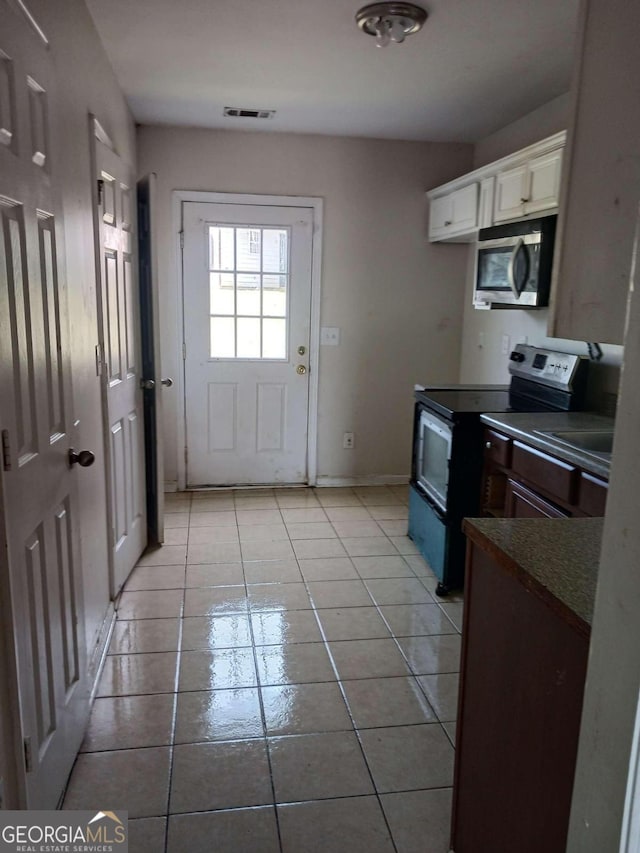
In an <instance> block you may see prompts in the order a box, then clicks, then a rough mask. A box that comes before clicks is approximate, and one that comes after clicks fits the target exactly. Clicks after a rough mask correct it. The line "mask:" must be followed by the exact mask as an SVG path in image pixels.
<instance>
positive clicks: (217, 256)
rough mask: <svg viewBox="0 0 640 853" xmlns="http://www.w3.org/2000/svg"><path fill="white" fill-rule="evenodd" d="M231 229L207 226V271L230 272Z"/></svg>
mask: <svg viewBox="0 0 640 853" xmlns="http://www.w3.org/2000/svg"><path fill="white" fill-rule="evenodd" d="M234 230H235V229H233V228H224V227H222V226H221V225H210V226H209V269H212V270H232V269H233V268H234V263H233V232H234Z"/></svg>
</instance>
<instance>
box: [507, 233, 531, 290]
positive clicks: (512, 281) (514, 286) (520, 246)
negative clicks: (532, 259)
mask: <svg viewBox="0 0 640 853" xmlns="http://www.w3.org/2000/svg"><path fill="white" fill-rule="evenodd" d="M521 250H525V245H524V240H523V239H522V237H520V238H519V240H518V242H517V243H516V244H515V246H514V247H513V252H511V257H510V258H509V267H508V269H507V280H508V282H509V287H510V288H511V290H512V291H513V295H514V296H515V298H516V299H520V295H521V293H522V291H523V290H524V288H525V285H526V283H527V278H528V277H529V265H528V263H527V269H526V271H525V274H524V277H523V281H522V285H521V286H520V287H519V286H518V284H519V283H518V282H517V281H516V278H515V267H516V258H517V257H518V252H520V251H521ZM525 251H526V250H525ZM527 260H528V258H527Z"/></svg>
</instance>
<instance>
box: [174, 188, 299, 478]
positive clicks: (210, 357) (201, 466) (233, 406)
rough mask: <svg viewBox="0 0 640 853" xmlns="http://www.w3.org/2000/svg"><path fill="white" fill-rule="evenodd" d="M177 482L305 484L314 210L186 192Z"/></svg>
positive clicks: (184, 206)
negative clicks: (181, 460) (181, 452)
mask: <svg viewBox="0 0 640 853" xmlns="http://www.w3.org/2000/svg"><path fill="white" fill-rule="evenodd" d="M183 231H184V254H183V274H184V287H183V295H184V328H185V339H184V343H185V410H186V436H187V447H186V451H187V452H186V463H187V464H186V468H187V486H189V487H194V486H207V485H234V484H245V485H246V484H251V485H254V484H260V483H305V482H307V431H308V418H309V414H308V410H309V340H310V315H311V256H312V238H313V233H312V232H313V210H312V209H310V208H295V207H284V206H283V207H279V206H272V205H264V206H263V205H250V204H227V203H220V204H219V203H215V204H214V203H211V202H185V203H184V205H183Z"/></svg>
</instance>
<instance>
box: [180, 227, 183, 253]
mask: <svg viewBox="0 0 640 853" xmlns="http://www.w3.org/2000/svg"><path fill="white" fill-rule="evenodd" d="M180 248H181V249H184V231H181V232H180Z"/></svg>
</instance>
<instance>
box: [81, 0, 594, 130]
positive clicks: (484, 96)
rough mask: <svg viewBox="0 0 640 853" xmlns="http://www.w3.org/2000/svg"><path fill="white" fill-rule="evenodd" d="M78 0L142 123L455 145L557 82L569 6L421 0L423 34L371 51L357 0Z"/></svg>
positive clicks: (569, 30)
mask: <svg viewBox="0 0 640 853" xmlns="http://www.w3.org/2000/svg"><path fill="white" fill-rule="evenodd" d="M86 2H87V5H88V7H89V9H90V11H91V14H92V16H93V19H94V21H95V24H96V27H97V29H98V32H99V34H100V36H101V38H102V41H103V43H104V45H105V48H106V50H107V53H108V55H109V57H110V59H111V63H112V65H113V68H114V70H115V73H116V76H117V78H118V80H119V82H120V85H121V87H122V89H123V90H124V92H125V94H126V96H127V98H128V100H129V104H130V106H131V110H132V112H133V115H134V118H135V120H136V121H137V122H138V123H140V124H175V125H195V126H199V127H215V128H227V129H236V130H237V129H252V130H269V131H292V132H299V133H327V134H336V135H348V136H369V137H379V138H391V139H415V140H434V141H454V140H455V141H461V142H474V141H476V140H478V139H481V138H483V137H484V136H486V135H487V134H489V133H492V132H493V131H495V130H497V129H498V128H500V127H502V126H504V125H506V124H508V123H509V122H511V121H514V120H515V119H517V118H519V117H520V116H522V115H525V114H526V113H528V112H530V111H531V110H533V109H535V108H536V107H538V106H540V105H542V104H543V103H545V102H546V101H549V100H551V99H552V98H554V97H556V96H557V95H560V94H562V93H563V92H565V91H567V89H568V88H569V82H570V71H571V59H572V52H573V41H574V33H575V26H576V17H577V5H578V0H536V2H531V0H425V2H421V0H418V3H420V4H421V5H422V6H423V7H424V8H426V9H427V11H428V12H429V19H428V20H427V22H426V24H425V26H424V28H423V30H422V31H421V32H420V33H417V34H415V35H413V36H410V37H409V38H408V39H407V41H406V42H405V43H404V44H402V45H395V44H391V45H389V47H386V48H382V49H381V48H377V47H376V45H375V41H374V39H373V38H371V37H369V36H367V35H365V34H364V33H362V32H360V30H359V29H358V27H357V26H356V24H355V21H354V15H355V13H356V11H357V9H358V8H359V6H360V5H362V2H359V0H108V2H105V0H86ZM225 106H235V107H248V108H259V109H276V110H277V114H276V116H275V118H273V119H269V120H255V119H233V118H225V117H224V116H223V115H222V111H223V107H225Z"/></svg>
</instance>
